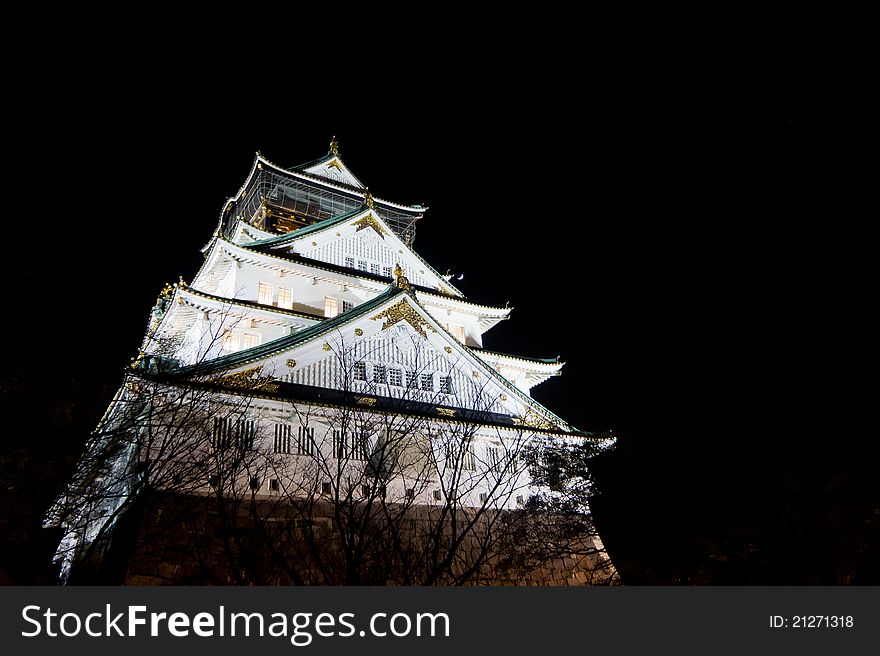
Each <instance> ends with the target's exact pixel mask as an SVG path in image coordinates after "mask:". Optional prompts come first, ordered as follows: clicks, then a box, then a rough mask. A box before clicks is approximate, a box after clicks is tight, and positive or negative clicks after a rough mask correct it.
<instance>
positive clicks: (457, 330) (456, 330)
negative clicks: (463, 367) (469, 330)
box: [449, 325, 465, 344]
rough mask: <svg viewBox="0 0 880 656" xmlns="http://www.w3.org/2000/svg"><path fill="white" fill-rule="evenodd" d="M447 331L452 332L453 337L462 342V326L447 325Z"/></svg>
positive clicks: (463, 337) (463, 338)
mask: <svg viewBox="0 0 880 656" xmlns="http://www.w3.org/2000/svg"><path fill="white" fill-rule="evenodd" d="M449 332H451V333H452V336H453V337H455V339H457V340H458V341H459V342H461V343H462V344H464V340H465V336H464V326H455V325H452V326H449Z"/></svg>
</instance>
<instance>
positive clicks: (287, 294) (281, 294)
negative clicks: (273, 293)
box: [278, 287, 293, 310]
mask: <svg viewBox="0 0 880 656" xmlns="http://www.w3.org/2000/svg"><path fill="white" fill-rule="evenodd" d="M278 307H280V308H287V309H288V310H291V309H293V292H292V291H291V290H289V289H288V288H287V287H279V288H278Z"/></svg>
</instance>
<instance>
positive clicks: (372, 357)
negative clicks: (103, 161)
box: [46, 138, 616, 585]
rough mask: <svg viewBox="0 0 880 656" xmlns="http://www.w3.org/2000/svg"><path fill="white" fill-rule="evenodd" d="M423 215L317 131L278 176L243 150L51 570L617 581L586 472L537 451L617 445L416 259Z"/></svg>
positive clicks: (96, 444) (256, 579)
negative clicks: (555, 396) (574, 421)
mask: <svg viewBox="0 0 880 656" xmlns="http://www.w3.org/2000/svg"><path fill="white" fill-rule="evenodd" d="M425 213H426V208H425V207H422V206H421V205H404V204H400V203H397V202H394V201H392V200H386V199H384V198H380V197H378V195H377V196H374V195H373V194H372V193H371V192H370V191H369V189H368V188H367V187H366V186H365V185H364V184H362V183H361V181H360V180H359V179H358V178H357V177H356V176H355V175H354V174H353V173H352V172H351V171H350V170H349V169H348V167H347V166H346V165H345V164H344V162H343V161H342V158H341V157H340V154H339V148H338V143H337V142H336V140H335V138H334V140H333V141H332V142H331V144H330V149H329V152H328V153H327V154H326V155H325V156H323V157H321V158H319V159H317V160H314V161H311V162H308V163H306V164H302V165H299V166H294V167H290V168H284V167H281V166H278V165H276V164H274V163H272V162H270V161H269V160H268V159H266V158H265V157H263V156H262V155H260V154H259V153H257V155H256V157H255V159H254V162H253V166H252V167H251V170H250V173H249V174H248V175H247V178H246V179H245V181H244V184H243V185H242V186H241V188H240V189H239V190H238V193H236V194H235V195H234V196H233V197H231V198H230V199H228V200H227V201H226V203H225V204H224V205H223V207H222V210H221V212H220V218H219V221H218V222H217V223H216V226H215V227H214V228H213V234H211V236H210V239H209V240H208V242H207V243H206V244H205V246H204V247H203V249H202V255H203V261H202V264H201V267H200V268H199V269H198V272H197V273H196V274H195V275H194V276H193V277H192V279H191V281H189V282H186V281H185V280H184V279H183V278H180V280H179V281H178V282H176V283H174V284H167V285H166V286H165V288H164V289H162V291H161V293H160V295H159V297H158V299H157V302H156V304H155V306H154V307H153V308H152V311H151V313H150V316H149V321H148V327H147V330H146V333H145V336H144V339H143V343H142V344H141V345H140V348H139V349H138V351H137V354H136V356H135V357H134V358H133V359H132V362H131V365H130V366H129V367H128V368H127V369H126V371H125V374H124V380H123V384H122V385H121V387H120V388H119V390H118V392H117V393H116V395H115V396H114V398H113V400H112V402H111V404H110V406H109V407H108V409H107V411H106V412H105V414H104V417H103V418H102V419H101V421H100V423H99V425H98V427H97V429H96V430H95V432H94V433H93V434H92V435H91V437H90V439H89V441H88V443H87V446H86V448H85V450H84V453H83V455H82V458H81V461H80V463H79V465H78V467H77V470H76V472H75V474H74V476H73V478H72V479H71V481H70V483H69V485H68V487H67V489H66V491H65V493H64V494H63V495H62V497H61V498H60V499H59V500H58V501H57V503H56V504H55V506H54V507H53V508H52V510H51V511H50V513H49V516H48V517H47V520H46V526H47V527H49V528H50V529H52V530H55V531H58V536H59V537H58V540H59V542H60V544H59V547H58V549H57V552H56V564H57V567H58V570H59V575H60V578H61V580H62V581H67V582H76V581H77V580H78V579H77V576H78V572H87V573H88V576H91V577H92V578H88V577H86V576H85V575H83V574H79V577H80V578H79V580H81V581H83V582H86V581H89V582H90V581H104V582H121V583H128V584H141V585H150V584H167V583H195V584H198V583H222V584H286V585H299V584H403V585H428V584H436V585H453V584H471V585H483V584H513V585H516V584H530V585H534V584H537V585H560V584H561V585H571V584H578V585H583V584H596V583H608V582H610V581H613V580H614V578H615V576H616V575H615V572H614V568H613V566H612V564H611V562H610V560H609V558H608V556H607V555H606V553H605V550H604V548H603V546H602V542H601V540H600V539H599V536H598V535H597V533H596V532H595V530H593V529H592V524H591V521H590V515H589V508H588V507H587V506H586V503H583V504H580V505H578V504H577V503H572V498H573V497H572V495H573V494H574V492H573V490H577V491H579V493H580V494H583V491H584V489H585V486H587V487H588V486H589V485H590V482H589V476H588V474H587V473H586V472H582V473H580V474H579V475H578V478H577V481H575V482H572V483H571V484H570V485H567V484H560V483H559V481H558V479H559V468H557V471H556V475H555V478H554V474H553V471H552V469H553V468H552V466H550V465H549V464H548V463H551V461H552V462H559V459H560V458H564V457H566V456H567V455H568V456H571V455H572V454H575V453H578V454H581V455H582V454H583V453H585V452H588V453H589V454H594V453H598V452H600V451H602V450H604V449H606V448H608V447H609V446H611V444H612V443H613V441H614V438H612V437H610V436H608V435H595V434H591V433H586V432H582V431H579V430H577V429H576V428H574V427H573V426H572V425H571V424H569V423H568V422H567V421H565V420H564V419H562V418H560V417H559V416H557V415H556V414H554V413H553V412H552V411H551V410H549V409H548V408H546V407H544V406H543V405H541V404H540V403H538V402H537V401H535V399H533V398H532V397H531V390H532V389H533V388H534V387H535V386H536V385H540V384H541V383H542V382H544V381H546V380H547V379H548V378H550V377H551V376H558V375H560V372H561V370H562V368H563V363H561V362H559V361H558V359H539V358H532V357H526V356H523V355H516V354H508V353H500V352H497V351H494V350H490V349H487V348H484V345H483V344H484V336H485V334H486V333H487V332H488V331H489V330H491V329H492V327H494V326H495V325H496V324H498V323H499V322H501V321H505V320H507V319H508V318H509V317H510V313H511V310H510V308H508V307H498V306H492V305H483V304H480V303H476V302H473V301H471V300H468V298H466V297H465V295H464V294H463V293H462V292H461V291H460V290H459V289H457V288H456V287H455V285H454V284H453V277H452V276H450V275H448V274H447V275H443V274H441V273H439V272H438V270H437V269H435V268H434V267H433V266H431V264H429V263H428V262H426V261H425V260H424V259H423V258H422V257H421V256H420V255H419V254H418V253H417V252H416V250H415V249H414V243H415V237H416V228H417V224H418V222H419V221H420V220H421V219H422V218H423V217H424V215H425ZM206 229H207V230H210V229H211V227H210V224H208V225H206ZM499 266H503V264H499ZM549 454H554V455H553V457H552V458H551V457H548V456H549ZM563 469H565V468H563ZM542 472H543V473H542ZM554 480H555V481H556V482H555V483H554V482H553V481H554ZM111 571H112V572H113V574H112V575H111V574H110V572H111Z"/></svg>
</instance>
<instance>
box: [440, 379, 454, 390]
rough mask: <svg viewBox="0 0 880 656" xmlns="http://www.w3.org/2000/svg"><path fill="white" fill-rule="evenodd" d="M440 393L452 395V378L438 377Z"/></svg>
mask: <svg viewBox="0 0 880 656" xmlns="http://www.w3.org/2000/svg"><path fill="white" fill-rule="evenodd" d="M440 391H441V392H442V393H443V394H452V376H440Z"/></svg>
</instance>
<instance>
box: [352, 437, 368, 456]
mask: <svg viewBox="0 0 880 656" xmlns="http://www.w3.org/2000/svg"><path fill="white" fill-rule="evenodd" d="M352 441H353V444H352V445H351V446H352V449H351V457H352V459H353V460H367V459H368V458H369V457H370V434H369V432H367V431H365V430H362V431H360V432H358V433H356V434H355V435H352Z"/></svg>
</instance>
